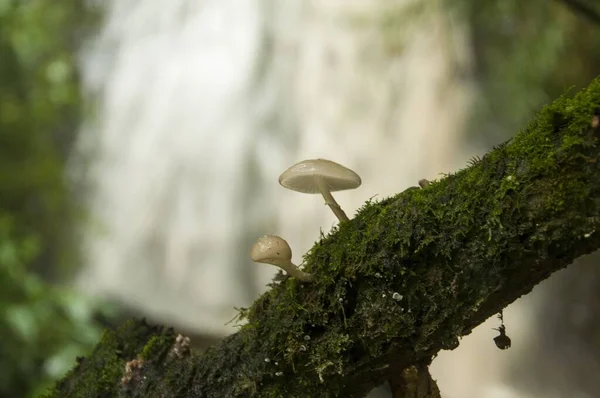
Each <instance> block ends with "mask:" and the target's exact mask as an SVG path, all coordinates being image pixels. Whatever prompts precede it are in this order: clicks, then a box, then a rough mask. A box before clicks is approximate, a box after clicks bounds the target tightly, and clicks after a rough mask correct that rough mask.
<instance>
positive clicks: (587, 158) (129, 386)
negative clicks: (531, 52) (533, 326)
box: [49, 79, 600, 398]
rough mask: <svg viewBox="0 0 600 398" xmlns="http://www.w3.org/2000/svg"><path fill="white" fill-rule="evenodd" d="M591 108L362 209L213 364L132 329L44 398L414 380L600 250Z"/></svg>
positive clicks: (586, 94)
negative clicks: (445, 352)
mask: <svg viewBox="0 0 600 398" xmlns="http://www.w3.org/2000/svg"><path fill="white" fill-rule="evenodd" d="M598 109H600V80H598V79H597V80H595V81H594V82H592V83H591V84H590V86H589V87H588V89H587V90H583V91H582V92H580V93H579V94H578V95H577V96H576V97H575V98H574V99H567V98H561V99H558V100H557V101H555V102H554V103H553V104H552V105H550V106H547V107H546V108H544V109H543V110H542V111H541V112H540V113H539V114H538V115H537V116H536V117H535V118H534V119H533V120H532V121H531V122H530V123H529V125H528V126H527V128H526V129H525V130H524V131H522V132H521V133H519V134H518V135H517V136H516V137H515V139H514V140H513V141H512V142H510V143H507V144H504V145H501V146H499V147H497V148H495V149H494V150H492V151H491V152H489V153H488V154H487V155H486V156H484V157H483V159H476V160H473V161H472V164H471V166H470V167H469V168H467V169H464V170H461V171H459V172H457V173H455V174H453V175H448V176H446V177H445V178H443V179H441V180H440V181H434V182H431V184H430V185H428V186H426V187H425V188H424V189H419V188H413V189H409V190H406V191H404V192H402V193H400V194H398V195H396V196H394V197H391V198H388V199H384V200H382V201H381V202H377V203H367V204H365V206H364V207H363V208H362V209H361V210H360V211H359V212H358V214H357V216H356V217H355V218H354V219H352V220H350V221H349V222H345V223H342V224H341V225H339V226H338V227H337V228H336V229H335V230H334V231H333V232H332V233H331V234H330V235H329V236H327V237H322V239H321V240H320V241H319V242H318V243H316V244H315V245H314V247H313V248H312V249H311V250H310V252H309V253H308V254H307V255H306V256H305V264H306V269H307V271H308V272H310V273H311V274H313V275H315V280H314V281H313V282H312V283H300V282H298V281H297V280H294V279H290V278H288V277H284V278H283V280H282V281H281V283H274V284H273V285H272V286H271V289H270V290H269V291H267V292H266V293H264V294H263V295H262V296H261V297H259V298H258V299H257V300H256V302H255V303H254V304H253V305H252V307H251V308H249V309H247V310H242V311H241V313H240V317H241V318H245V319H247V321H248V322H247V324H245V325H243V326H241V327H240V329H239V331H238V332H237V333H235V334H233V335H231V336H229V337H227V338H225V339H224V340H223V341H221V342H220V343H219V344H217V345H215V346H214V347H212V348H209V349H208V350H207V351H206V352H204V353H202V354H192V353H189V351H188V349H187V345H186V344H187V343H186V340H185V339H184V338H182V337H179V338H178V339H177V340H176V338H175V334H174V333H173V331H172V330H170V329H164V328H158V327H153V326H149V325H147V324H145V323H144V322H134V321H130V322H128V323H126V324H125V325H124V326H122V327H121V328H120V329H119V330H118V331H116V332H107V333H106V334H105V336H104V338H103V339H102V341H101V342H100V343H99V344H98V345H97V347H96V349H95V350H94V352H93V353H92V354H91V355H90V356H89V357H88V358H87V359H81V360H80V361H79V363H78V365H77V366H76V367H75V368H74V369H73V370H72V371H71V373H69V374H68V375H67V376H66V377H65V378H64V379H63V380H62V381H61V382H59V383H58V384H57V385H56V387H55V389H54V390H53V391H52V392H51V393H50V394H49V396H50V397H57V398H58V397H60V398H62V397H90V396H94V397H108V396H110V397H116V396H136V397H177V396H186V397H248V396H257V397H349V398H352V397H362V396H364V395H365V394H366V393H367V392H368V391H370V390H371V389H372V388H373V387H376V386H377V385H379V384H381V383H383V382H385V381H386V380H394V377H395V376H397V375H399V374H402V372H404V371H405V370H406V369H407V368H408V369H409V371H410V369H411V368H409V367H410V366H413V365H414V366H415V367H416V369H417V370H418V369H419V366H422V365H420V364H423V363H428V361H429V360H430V358H431V357H432V356H434V355H435V354H436V353H437V352H438V351H439V350H442V349H454V348H456V347H457V346H458V344H459V337H461V336H464V335H467V334H469V333H470V332H471V330H472V329H473V328H474V327H475V326H477V325H479V324H480V323H482V322H483V321H484V320H485V319H487V318H488V317H490V316H492V315H494V314H496V313H498V312H499V311H500V310H502V309H503V308H504V307H506V306H507V305H508V304H510V303H512V302H513V301H515V300H516V299H517V298H519V297H520V296H522V295H524V294H527V293H528V292H530V291H531V289H533V287H534V286H535V285H536V284H538V283H539V282H541V281H542V280H544V279H546V278H547V277H548V276H550V274H552V273H553V272H555V271H557V270H559V269H561V268H564V267H566V266H567V265H568V264H570V263H571V262H572V261H573V260H574V259H575V258H577V257H579V256H582V255H584V254H587V253H591V252H592V251H594V250H597V249H598V248H600V162H599V156H600V149H599V146H598V139H599V138H598V137H599V136H600V132H599V131H598V127H597V126H598V123H597V118H596V119H594V114H595V112H597V110H598ZM594 120H596V123H595V126H596V127H592V124H593V123H594V122H593V121H594ZM389 173H390V181H391V182H390V183H393V178H394V172H393V171H390V172H389ZM596 231H598V232H596ZM492 338H493V336H490V344H494V342H493V341H492ZM425 370H426V369H425ZM417 373H419V372H417ZM424 374H426V373H424ZM417 379H419V377H417ZM421 379H423V380H425V379H427V377H425V378H421ZM425 381H427V380H425ZM425 384H427V383H425ZM430 385H431V386H433V385H434V384H430ZM430 393H431V394H432V395H431V396H435V395H433V394H434V390H433V387H432V388H431V391H430Z"/></svg>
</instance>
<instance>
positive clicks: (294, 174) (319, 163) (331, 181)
mask: <svg viewBox="0 0 600 398" xmlns="http://www.w3.org/2000/svg"><path fill="white" fill-rule="evenodd" d="M315 177H320V178H321V179H322V181H323V182H324V183H325V185H326V186H327V187H328V188H329V191H330V192H336V191H344V190H346V189H355V188H358V187H359V186H360V184H361V183H362V181H361V180H360V176H359V175H358V174H356V173H355V172H353V171H352V170H350V169H349V168H347V167H344V166H342V165H341V164H338V163H336V162H332V161H331V160H326V159H309V160H304V161H302V162H299V163H296V164H295V165H293V166H292V167H290V168H289V169H287V170H286V171H284V172H283V173H282V174H281V175H280V176H279V183H280V184H281V185H282V186H284V187H285V188H287V189H291V190H293V191H296V192H302V193H313V194H317V193H320V190H319V187H318V184H317V182H316V181H315Z"/></svg>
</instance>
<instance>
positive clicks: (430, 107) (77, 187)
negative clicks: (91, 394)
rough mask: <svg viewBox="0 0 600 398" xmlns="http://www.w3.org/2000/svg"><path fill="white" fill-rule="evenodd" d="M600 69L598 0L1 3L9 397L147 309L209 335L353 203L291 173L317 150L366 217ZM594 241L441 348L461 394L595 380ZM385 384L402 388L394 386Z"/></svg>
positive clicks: (0, 162)
mask: <svg viewBox="0 0 600 398" xmlns="http://www.w3.org/2000/svg"><path fill="white" fill-rule="evenodd" d="M599 73H600V6H598V5H597V4H596V3H595V2H593V1H592V0H589V1H586V0H553V1H547V0H529V1H527V2H525V1H519V0H495V1H485V2H483V1H477V0H412V1H411V0H386V1H382V0H321V1H309V0H302V1H300V0H286V1H276V0H195V1H193V0H169V1H167V0H164V1H156V0H135V1H134V0H106V1H103V2H100V1H92V0H89V1H85V0H62V1H60V2H58V1H54V2H53V1H42V0H0V337H1V338H0V369H2V372H0V397H10V398H14V397H36V396H38V395H39V394H41V393H42V392H43V391H44V389H45V388H47V387H48V386H49V385H51V383H52V382H53V381H54V380H55V379H57V378H59V377H61V376H62V375H63V374H64V373H65V372H66V371H68V370H69V369H70V368H71V366H72V365H73V364H74V360H75V357H76V356H77V355H85V354H87V353H89V352H90V349H91V347H93V345H94V344H95V343H96V342H97V341H98V339H99V338H100V335H101V332H102V329H103V328H104V327H106V326H112V325H116V324H119V323H120V322H122V321H123V320H124V319H126V318H128V317H131V316H145V317H147V318H148V319H149V320H150V321H151V322H157V323H165V324H169V325H172V326H174V327H175V328H176V329H177V330H178V331H180V332H182V333H186V334H188V335H191V336H192V341H193V343H194V345H195V346H196V348H197V349H199V350H201V349H203V348H205V347H206V346H207V345H209V344H212V343H214V342H215V341H218V339H219V338H221V337H222V336H224V335H227V334H229V333H232V332H233V331H235V329H234V327H233V326H232V325H231V324H229V325H228V324H227V323H228V321H229V320H231V319H232V318H233V317H234V315H235V314H236V311H235V309H234V307H247V306H248V305H250V303H251V302H252V301H253V300H254V299H255V298H256V297H258V295H259V294H261V292H263V291H264V290H265V289H266V286H265V285H266V284H267V283H268V282H269V281H270V279H271V278H272V276H273V275H274V274H275V270H274V269H273V268H272V267H269V266H265V265H262V264H254V263H252V262H251V261H250V259H249V258H248V251H249V248H250V246H251V245H252V243H253V242H254V240H255V239H256V238H257V237H259V236H261V235H264V234H278V235H280V236H282V237H284V238H285V239H286V240H288V242H289V243H290V245H291V246H292V249H293V251H294V260H295V261H296V262H301V259H302V255H303V253H305V252H306V251H307V250H308V249H309V248H310V247H311V245H312V244H313V243H314V241H316V240H317V239H318V238H319V235H320V233H321V231H322V232H323V233H327V232H328V231H329V230H330V228H331V227H332V225H334V224H335V223H336V219H335V218H334V216H333V214H332V213H331V212H330V211H329V209H328V208H327V207H326V206H323V200H322V199H321V198H320V197H317V196H313V195H302V194H299V193H295V192H292V191H287V190H285V189H283V188H282V187H280V186H279V184H278V182H277V178H278V176H279V174H280V173H281V172H283V171H284V170H285V169H286V168H287V167H289V166H291V165H292V164H294V163H296V162H297V161H300V160H303V159H307V158H318V157H324V158H327V159H331V160H334V161H336V162H339V163H341V164H343V165H345V166H347V167H349V168H351V169H353V170H355V171H356V172H357V173H358V174H360V176H361V177H362V180H363V185H362V186H361V187H360V188H359V189H358V190H355V191H348V192H341V193H339V194H337V195H336V198H337V199H338V201H339V202H340V204H341V206H342V207H343V208H344V209H345V211H346V212H347V213H348V215H349V216H351V215H352V214H354V212H355V211H356V209H357V208H359V207H360V206H361V205H362V203H363V202H364V201H366V200H367V199H369V198H372V197H375V198H384V197H386V196H389V195H392V194H394V193H397V192H400V191H402V190H404V189H406V188H408V187H409V186H414V185H416V183H417V181H418V180H419V179H421V178H429V179H435V178H439V176H440V173H448V172H452V171H454V170H456V169H458V168H461V167H464V166H465V165H466V164H467V161H468V159H469V158H470V157H472V156H475V155H482V154H483V153H485V152H486V151H487V150H489V149H491V147H492V146H493V145H495V144H498V143H500V142H502V141H504V140H506V139H508V138H510V137H511V136H513V135H514V134H515V133H516V132H517V131H518V130H519V129H521V128H523V127H524V125H525V123H526V122H527V120H528V119H529V118H530V117H531V115H532V114H533V113H534V112H536V111H537V110H539V109H540V107H542V106H543V105H544V104H546V103H548V102H550V101H551V100H553V99H554V98H556V97H557V96H559V95H560V94H562V93H565V92H567V91H569V90H571V91H574V90H578V89H580V88H581V87H584V86H586V85H587V84H588V83H589V82H590V80H591V79H592V78H594V77H595V76H596V75H598V74H599ZM598 260H599V257H598V255H592V256H589V257H587V258H585V259H580V260H578V261H577V262H576V264H574V265H573V266H571V267H569V269H567V270H565V271H561V272H559V273H557V274H555V275H554V276H553V277H552V278H550V279H549V280H547V281H545V282H544V283H542V284H541V285H539V286H538V287H536V289H535V290H534V292H533V293H532V294H530V295H528V296H527V297H524V298H522V299H520V300H519V301H517V302H515V303H514V304H513V305H511V306H509V307H508V308H507V309H506V310H505V312H504V321H505V324H506V327H507V332H508V335H509V336H510V337H511V338H512V342H513V344H512V348H511V349H509V350H507V351H500V350H498V349H497V348H496V347H495V345H494V343H493V340H492V339H493V337H495V336H496V334H497V333H496V332H495V331H493V330H491V329H492V328H494V327H498V326H499V322H498V320H497V319H490V320H488V322H486V323H485V324H483V325H481V326H480V327H479V328H477V329H476V330H475V331H474V332H473V333H472V334H471V335H469V336H466V337H465V338H464V339H463V340H462V341H461V345H460V347H459V348H457V349H456V350H454V351H451V352H442V353H441V354H440V355H439V357H437V358H436V359H435V360H434V363H433V366H432V373H433V377H434V378H435V379H437V380H438V384H439V387H440V389H441V391H442V393H443V396H444V397H445V398H529V397H550V398H552V397H557V398H560V397H575V398H588V397H598V396H600V378H598V375H599V374H600V316H598V314H599V311H600V271H599V269H598V266H597V262H598ZM372 396H373V397H375V396H378V397H385V396H389V393H387V392H386V391H385V387H383V388H381V389H380V390H379V391H376V392H373V393H372Z"/></svg>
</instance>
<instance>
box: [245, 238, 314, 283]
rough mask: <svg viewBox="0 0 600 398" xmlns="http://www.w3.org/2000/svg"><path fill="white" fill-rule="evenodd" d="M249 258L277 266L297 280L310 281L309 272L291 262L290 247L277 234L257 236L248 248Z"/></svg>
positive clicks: (311, 277)
mask: <svg viewBox="0 0 600 398" xmlns="http://www.w3.org/2000/svg"><path fill="white" fill-rule="evenodd" d="M250 258H251V259H252V261H254V262H256V263H264V264H271V265H274V266H276V267H279V268H281V269H282V270H284V271H285V272H287V273H288V274H290V275H291V276H293V277H294V278H296V279H298V280H299V281H302V282H310V281H312V279H313V276H312V275H311V274H308V273H306V272H304V271H302V270H301V269H299V268H298V267H297V266H296V265H294V263H292V249H291V248H290V245H288V243H287V242H286V240H285V239H283V238H281V237H279V236H276V235H265V236H263V237H261V238H259V239H258V240H257V241H256V243H254V245H252V249H250Z"/></svg>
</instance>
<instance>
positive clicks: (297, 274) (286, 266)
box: [274, 261, 313, 282]
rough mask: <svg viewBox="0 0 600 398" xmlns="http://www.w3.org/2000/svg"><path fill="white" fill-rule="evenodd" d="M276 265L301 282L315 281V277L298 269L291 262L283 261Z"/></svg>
mask: <svg viewBox="0 0 600 398" xmlns="http://www.w3.org/2000/svg"><path fill="white" fill-rule="evenodd" d="M274 265H275V266H277V267H279V268H281V269H282V270H284V271H285V272H287V273H288V274H290V275H291V276H293V277H294V278H296V279H298V280H299V281H301V282H311V281H312V280H313V276H312V275H311V274H309V273H306V272H304V271H302V270H301V269H300V268H298V266H297V265H295V264H294V263H292V262H291V261H287V262H286V261H281V262H277V264H274Z"/></svg>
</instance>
